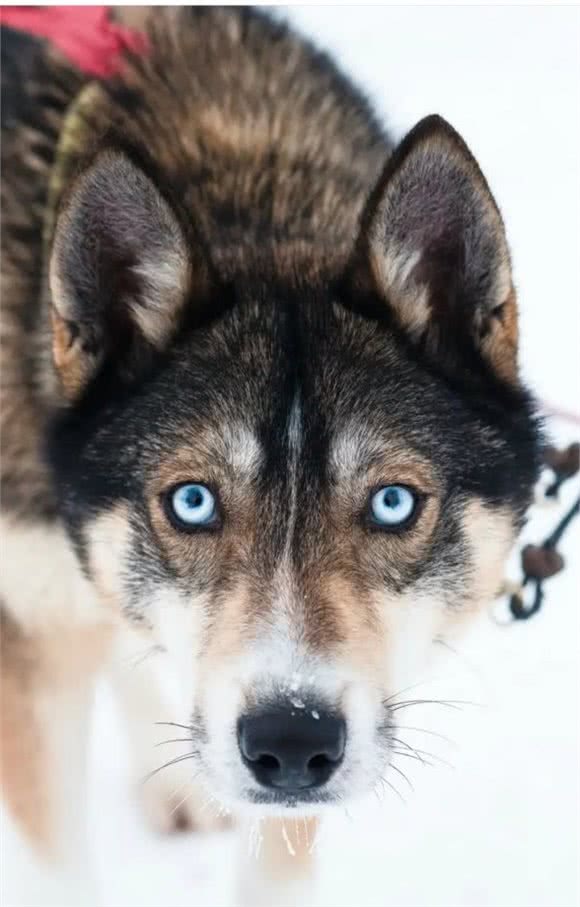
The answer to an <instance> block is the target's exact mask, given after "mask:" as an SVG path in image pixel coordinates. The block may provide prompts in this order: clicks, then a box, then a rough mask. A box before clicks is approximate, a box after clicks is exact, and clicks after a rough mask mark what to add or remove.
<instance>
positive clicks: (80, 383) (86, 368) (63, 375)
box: [50, 306, 94, 400]
mask: <svg viewBox="0 0 580 907" xmlns="http://www.w3.org/2000/svg"><path fill="white" fill-rule="evenodd" d="M50 323H51V328H52V355H53V359H54V364H55V367H56V369H57V371H58V374H59V378H60V383H61V387H62V390H63V393H64V395H65V396H66V398H67V399H68V400H74V399H75V398H77V397H78V396H79V395H80V393H81V391H82V389H83V387H85V386H86V383H87V380H88V379H89V377H90V376H91V374H92V372H93V370H94V358H93V357H89V361H87V355H86V354H83V352H82V350H81V349H80V345H79V343H78V342H77V340H75V338H74V337H73V334H72V331H71V329H70V327H69V325H68V324H67V322H66V320H65V319H64V318H62V316H61V315H59V313H58V312H57V310H56V308H55V307H54V306H51V310H50Z"/></svg>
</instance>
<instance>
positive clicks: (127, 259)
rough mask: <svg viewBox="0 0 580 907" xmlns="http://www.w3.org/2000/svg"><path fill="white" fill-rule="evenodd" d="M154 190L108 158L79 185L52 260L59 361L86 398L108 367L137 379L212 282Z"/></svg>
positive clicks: (66, 386)
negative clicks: (195, 297) (192, 297)
mask: <svg viewBox="0 0 580 907" xmlns="http://www.w3.org/2000/svg"><path fill="white" fill-rule="evenodd" d="M191 254H192V253H191V251H190V249H189V248H188V243H187V240H186V236H185V233H184V231H183V229H182V227H181V225H180V223H179V221H178V219H177V217H176V215H175V213H174V212H173V211H172V209H171V207H170V205H169V204H168V202H167V201H166V200H165V199H164V198H163V197H162V195H161V193H160V192H159V190H158V189H157V188H156V186H155V185H154V183H153V182H152V181H151V180H150V179H149V177H147V176H146V175H145V174H144V173H143V172H142V171H141V170H140V169H139V168H138V167H136V166H135V165H134V164H133V163H132V161H130V160H129V158H128V157H126V156H125V155H124V154H121V153H120V152H117V151H104V152H101V153H100V154H99V155H98V156H97V157H96V158H95V160H94V161H93V162H92V164H91V165H90V166H89V168H88V169H87V170H85V171H84V172H83V173H82V174H81V175H80V176H79V177H78V178H77V180H76V181H75V182H74V183H73V185H72V189H71V191H70V192H69V194H68V196H67V198H66V200H65V203H64V205H63V207H62V208H61V211H60V213H59V216H58V219H57V224H56V230H55V237H54V244H53V249H52V255H51V260H50V290H51V295H52V311H51V318H52V332H53V338H52V340H53V343H52V346H53V357H54V363H55V366H56V369H57V371H58V374H59V376H60V380H61V384H62V388H63V391H64V394H65V396H66V397H68V398H69V399H75V398H77V397H79V396H80V394H81V393H82V392H83V390H84V389H85V388H86V386H87V384H88V383H89V381H90V380H91V379H92V378H93V376H94V375H95V373H96V372H97V370H98V369H99V368H100V366H101V365H102V364H103V362H105V360H111V361H114V362H115V366H116V367H117V368H118V370H119V374H120V375H123V376H125V377H127V378H131V377H132V376H133V375H134V373H135V371H136V369H137V368H138V365H139V363H140V362H142V361H143V360H144V358H146V356H147V354H150V353H151V352H152V351H153V350H162V349H164V348H165V347H166V345H167V344H168V342H169V341H170V339H171V337H172V335H173V334H174V332H175V331H176V329H177V327H178V325H179V323H180V319H181V316H182V313H183V309H184V306H185V304H186V302H187V300H188V298H189V296H190V294H191V293H199V292H202V291H203V289H204V287H205V285H206V284H207V274H206V272H205V269H204V267H203V265H202V264H201V263H200V262H195V263H194V262H193V261H192V257H191Z"/></svg>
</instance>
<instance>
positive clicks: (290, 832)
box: [236, 817, 317, 907]
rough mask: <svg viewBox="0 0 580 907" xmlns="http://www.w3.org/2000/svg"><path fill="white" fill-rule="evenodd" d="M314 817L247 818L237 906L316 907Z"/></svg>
mask: <svg viewBox="0 0 580 907" xmlns="http://www.w3.org/2000/svg"><path fill="white" fill-rule="evenodd" d="M316 833H317V820H316V819H315V818H312V817H310V818H308V819H302V818H299V819H294V818H292V817H289V818H287V819H278V818H268V819H262V820H254V821H249V820H247V821H246V822H245V823H244V825H243V828H242V834H241V835H240V843H241V850H240V855H239V868H238V896H237V905H236V907H314V905H315V903H316V873H315V869H316V858H315V854H314V853H313V850H314V845H315V842H316Z"/></svg>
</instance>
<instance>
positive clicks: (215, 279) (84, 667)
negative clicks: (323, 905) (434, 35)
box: [1, 8, 538, 907]
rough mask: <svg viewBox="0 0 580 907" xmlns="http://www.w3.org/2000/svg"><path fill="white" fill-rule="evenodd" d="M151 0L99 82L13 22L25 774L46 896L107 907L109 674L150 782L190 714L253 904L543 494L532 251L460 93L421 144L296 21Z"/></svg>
mask: <svg viewBox="0 0 580 907" xmlns="http://www.w3.org/2000/svg"><path fill="white" fill-rule="evenodd" d="M119 15H122V13H120V14H119ZM132 15H133V18H134V19H135V17H137V18H138V17H139V16H142V17H143V23H142V25H143V28H144V29H146V32H147V49H146V52H145V53H141V54H135V55H131V54H128V55H127V59H126V60H124V62H123V65H122V68H121V71H120V73H119V74H118V75H116V76H114V77H111V78H110V79H107V80H103V81H100V82H98V83H97V82H88V81H87V79H86V77H85V76H82V75H80V74H79V73H78V72H76V71H75V70H73V69H72V68H71V67H70V66H68V65H67V64H65V63H64V61H63V60H62V59H60V58H57V56H56V54H55V53H54V52H52V51H51V50H50V49H47V48H46V47H44V46H39V45H37V44H35V48H34V51H32V50H31V49H30V47H29V45H26V46H25V47H24V46H23V47H15V46H14V44H13V42H14V41H15V40H16V39H15V38H14V37H12V38H9V37H7V38H6V41H5V54H4V57H5V63H6V73H5V77H4V87H5V90H6V104H5V120H6V122H5V124H4V125H5V129H4V132H3V137H2V153H3V172H2V180H3V193H4V194H3V209H2V215H3V225H2V226H3V232H2V239H3V248H2V273H3V289H2V310H3V311H2V317H3V328H2V331H3V333H2V343H3V371H2V381H3V387H2V392H3V401H2V442H3V454H2V494H3V501H2V503H3V568H2V587H1V591H2V661H1V668H2V769H3V792H4V799H5V803H6V808H7V813H8V814H9V815H10V816H11V817H12V820H13V826H14V830H15V831H14V833H15V834H17V835H18V836H19V840H20V841H21V847H20V851H19V852H20V853H22V854H25V855H26V859H27V860H28V863H27V865H28V867H29V869H28V871H27V873H26V876H24V875H23V876H22V879H21V884H22V888H23V889H24V888H25V887H26V885H25V881H26V883H30V884H31V885H32V884H33V882H34V884H38V885H39V886H40V889H41V892H42V894H41V895H40V896H38V895H37V897H39V898H40V899H39V900H33V898H32V895H29V896H28V900H27V899H26V897H23V900H24V902H25V903H27V904H28V907H31V905H32V904H34V905H37V904H41V905H42V907H46V905H47V904H49V903H57V904H59V905H63V904H65V903H71V904H75V907H78V905H80V904H84V903H88V899H89V895H88V894H87V893H86V886H87V881H88V878H89V870H88V869H87V866H86V863H85V846H84V843H83V841H84V833H83V824H84V823H83V816H82V804H83V800H84V794H83V787H84V775H85V768H84V762H85V748H86V736H87V727H88V719H89V715H90V708H89V706H90V700H91V693H92V689H93V683H94V679H95V676H96V675H97V673H98V671H99V670H100V669H101V668H102V667H104V666H105V665H109V666H111V668H112V672H113V675H114V679H115V682H116V686H117V688H118V690H119V694H120V699H121V702H122V704H123V706H124V715H125V724H126V725H127V728H128V730H129V733H130V740H131V741H132V749H133V750H134V754H135V762H136V773H137V776H139V777H143V775H146V774H147V773H151V772H152V771H154V770H155V769H156V768H157V767H158V766H159V765H160V764H161V763H162V762H163V761H165V760H164V758H163V755H162V753H161V751H160V749H155V747H154V745H153V744H154V743H155V742H156V741H157V740H158V739H159V726H157V725H156V724H155V723H156V722H161V721H175V722H176V723H178V724H181V725H183V726H184V727H183V728H182V729H180V728H177V729H174V732H173V733H172V732H171V730H170V729H168V728H165V731H167V730H169V733H165V737H177V738H183V741H182V742H181V743H177V744H172V746H174V747H175V748H174V749H172V750H171V753H172V757H175V758H176V759H178V760H179V758H180V757H181V756H183V759H182V760H181V761H178V762H177V764H176V766H175V771H176V772H177V773H178V783H177V784H176V775H175V774H171V772H170V771H169V770H167V771H160V772H158V773H156V774H155V775H153V777H151V779H150V781H149V782H148V783H147V784H145V786H144V788H143V795H144V796H145V798H146V800H147V806H148V809H149V811H150V812H151V814H152V816H153V819H154V820H155V821H156V823H157V825H158V826H160V827H162V828H166V829H169V828H171V827H176V826H181V825H184V824H187V825H196V824H201V825H202V826H207V825H210V824H212V821H213V820H211V818H210V817H208V813H209V815H210V816H211V814H212V810H211V809H209V810H205V811H204V810H203V809H201V810H200V808H199V807H200V803H201V804H203V803H204V800H207V799H208V798H211V799H212V801H215V802H217V803H218V804H223V806H224V807H225V808H227V809H228V810H230V811H232V812H233V813H234V814H236V815H240V816H248V815H249V816H252V815H256V816H260V817H262V818H263V823H264V828H265V829H266V831H267V832H268V834H270V835H272V836H273V837H271V838H269V839H268V840H266V841H265V843H264V847H263V860H262V864H261V866H260V865H259V864H258V863H256V865H255V867H253V869H252V871H253V872H256V873H257V874H259V873H262V883H263V884H262V888H261V889H258V888H256V887H255V886H254V887H252V886H251V885H250V881H249V880H248V879H246V880H245V883H246V889H245V890H246V898H247V900H248V902H249V903H251V904H252V905H255V904H257V903H258V902H259V901H260V898H263V900H264V902H265V903H268V904H273V903H275V902H276V899H278V901H279V902H280V903H283V904H285V905H287V904H288V903H289V901H292V903H294V900H293V899H294V897H295V896H294V895H293V894H290V891H291V887H289V886H290V885H291V878H290V877H291V876H292V874H293V875H294V876H295V877H296V876H298V875H299V874H300V873H303V874H307V873H308V868H307V865H306V864H307V863H308V853H307V852H306V848H302V851H300V845H299V842H298V841H294V845H293V850H294V851H296V856H295V858H294V859H293V860H290V861H288V863H289V864H290V865H284V859H283V855H282V854H280V853H277V845H276V843H275V836H276V834H277V832H276V825H277V822H279V821H280V817H282V818H283V817H284V816H285V815H286V816H287V815H288V814H289V815H291V816H295V815H300V816H306V817H308V818H307V821H308V822H309V823H310V824H312V823H313V822H314V817H315V815H316V813H317V812H318V811H319V810H321V809H323V808H325V807H326V806H328V805H332V804H333V803H336V802H340V803H341V804H342V803H343V802H344V801H346V800H348V799H349V798H351V797H354V796H358V795H361V794H364V793H365V792H367V791H372V789H373V788H374V786H375V785H376V784H377V782H378V780H379V779H380V777H381V775H382V774H383V773H384V771H385V767H386V765H387V764H388V762H389V758H390V752H391V746H392V737H393V734H394V733H395V727H396V725H395V717H396V716H395V710H394V709H393V705H394V703H396V702H397V697H398V696H399V695H400V691H401V690H402V689H403V687H404V686H405V685H407V684H408V683H409V682H411V683H412V681H413V677H414V676H416V675H417V672H418V671H419V670H420V669H421V668H422V667H423V666H424V665H425V662H426V660H427V659H428V657H429V653H430V650H431V648H432V645H433V642H434V640H437V639H441V638H445V637H447V636H448V634H450V633H453V632H455V631H456V630H458V629H459V628H460V627H462V626H464V625H465V624H466V622H468V621H469V620H470V619H471V618H472V617H473V616H474V615H475V614H477V612H478V611H480V609H481V608H482V606H484V605H485V604H486V603H487V602H488V601H489V600H490V598H491V597H492V596H493V595H494V593H495V592H496V591H497V589H498V587H499V584H500V581H501V577H502V569H503V565H504V562H505V558H506V555H507V553H508V551H509V549H510V547H511V545H512V543H513V541H514V538H515V536H516V533H517V532H518V529H519V527H520V526H521V524H522V519H523V515H524V512H525V510H526V507H527V505H528V503H529V501H530V496H531V490H532V488H533V485H534V482H535V479H536V475H537V471H538V425H537V419H536V415H535V409H534V404H533V401H532V398H531V396H530V395H529V393H528V392H527V390H526V389H525V388H524V387H523V386H522V384H521V381H520V378H519V375H518V364H517V343H518V330H517V310H516V295H515V292H514V286H513V282H512V276H511V270H510V256H509V252H508V245H507V241H506V236H505V232H504V226H503V223H502V218H501V215H500V212H499V210H498V207H497V205H496V203H495V201H494V199H493V197H492V195H491V192H490V189H489V187H488V185H487V183H486V181H485V178H484V176H483V175H482V173H481V170H480V169H479V167H478V165H477V163H476V161H475V160H474V158H473V156H472V154H471V152H470V151H469V149H468V148H467V147H466V145H465V143H464V142H463V140H462V139H461V138H460V136H459V135H458V134H457V133H456V132H455V131H454V130H453V129H452V128H451V126H450V125H449V124H447V123H446V122H445V121H444V120H443V119H441V118H440V117H439V116H430V117H428V118H427V119H425V120H422V121H421V122H420V123H419V124H418V125H417V126H415V128H414V129H412V131H411V132H410V133H409V134H408V135H407V136H406V138H405V139H404V140H403V141H402V142H401V144H400V145H398V146H397V147H393V145H392V143H391V140H390V139H389V137H388V136H387V135H386V134H385V132H384V131H383V130H382V128H381V127H380V125H379V124H378V122H377V120H376V119H375V117H374V115H373V113H372V112H371V110H370V109H369V106H368V105H367V103H366V101H365V100H364V99H363V97H362V96H361V95H360V94H359V92H358V91H357V90H356V89H355V88H354V87H353V86H352V85H351V83H350V82H349V81H348V80H347V79H346V78H345V76H344V75H342V74H341V73H340V72H339V71H338V70H337V68H336V67H335V65H334V64H333V63H332V62H331V61H330V60H329V59H328V57H327V56H325V55H324V54H322V53H320V52H319V51H317V50H316V49H315V48H313V47H312V46H311V45H310V44H309V43H308V42H306V41H304V40H303V39H301V38H299V37H297V36H296V35H295V34H293V33H292V31H290V30H289V29H288V28H287V27H286V26H285V25H283V24H280V23H279V22H277V21H275V20H273V19H272V18H270V17H269V16H267V15H265V14H263V13H259V12H254V11H252V10H249V9H245V8H229V9H227V8H194V9H190V8H152V9H150V10H148V11H147V10H143V8H141V12H137V13H133V14H132ZM145 20H146V21H145ZM170 672H172V674H173V675H174V676H175V677H176V678H178V681H177V690H178V697H175V702H177V698H179V699H180V701H181V707H180V708H181V710H180V709H179V708H178V707H177V705H176V704H175V703H174V702H173V699H172V697H170V696H169V695H168V691H166V690H164V688H163V680H164V677H165V676H166V675H168V674H169V673H170ZM157 675H159V676H160V678H161V682H159V681H158V676H157ZM170 702H171V703H172V704H170ZM166 758H167V757H166ZM168 761H170V759H169V760H168ZM180 785H181V786H180ZM176 788H177V790H176ZM293 825H294V823H290V826H293ZM248 872H249V870H248ZM55 879H58V881H54V880H55ZM65 879H66V882H65V881H63V880H65ZM266 883H268V884H269V885H270V888H267V885H266ZM276 885H277V886H278V889H276ZM64 886H66V889H65V887H64ZM248 892H249V893H248ZM260 892H262V893H260ZM264 892H266V893H264ZM67 897H68V901H67V900H66V898H67ZM296 897H298V895H296Z"/></svg>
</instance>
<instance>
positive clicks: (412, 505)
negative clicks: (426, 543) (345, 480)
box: [369, 485, 418, 530]
mask: <svg viewBox="0 0 580 907" xmlns="http://www.w3.org/2000/svg"><path fill="white" fill-rule="evenodd" d="M417 504H418V499H417V494H416V493H415V492H414V491H413V490H412V489H411V488H408V487H407V486H406V485H385V486H384V487H383V488H380V489H379V490H378V491H376V492H375V493H374V494H373V495H372V497H371V500H370V505H369V508H370V519H371V522H372V523H373V524H374V525H375V526H381V527H384V528H385V529H394V530H396V529H403V528H405V527H407V526H408V525H409V524H410V522H411V520H412V519H413V517H414V515H415V513H416V510H417Z"/></svg>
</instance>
